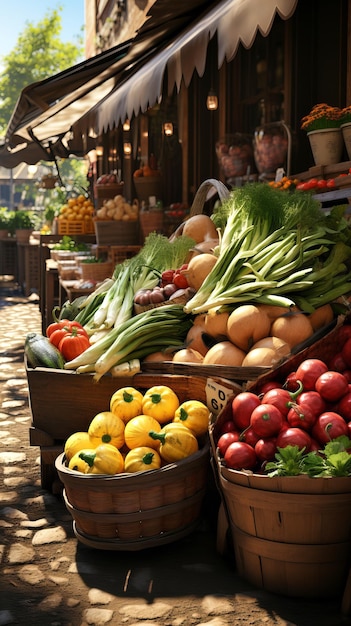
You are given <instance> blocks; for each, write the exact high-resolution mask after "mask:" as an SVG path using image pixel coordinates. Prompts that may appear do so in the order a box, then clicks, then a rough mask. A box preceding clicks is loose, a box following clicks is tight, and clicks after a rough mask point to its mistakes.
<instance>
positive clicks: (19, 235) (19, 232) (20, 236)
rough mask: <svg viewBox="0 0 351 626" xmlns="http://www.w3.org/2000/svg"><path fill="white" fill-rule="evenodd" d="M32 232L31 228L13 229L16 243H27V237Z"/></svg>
mask: <svg viewBox="0 0 351 626" xmlns="http://www.w3.org/2000/svg"><path fill="white" fill-rule="evenodd" d="M32 232H33V229H29V228H17V229H16V230H15V235H16V240H17V243H29V238H30V236H31V234H32Z"/></svg>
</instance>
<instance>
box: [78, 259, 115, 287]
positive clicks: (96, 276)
mask: <svg viewBox="0 0 351 626" xmlns="http://www.w3.org/2000/svg"><path fill="white" fill-rule="evenodd" d="M113 269H114V266H113V264H112V262H111V261H106V263H81V264H80V271H81V275H82V278H83V279H84V280H89V279H90V280H96V282H100V281H103V280H105V278H110V277H111V276H112V273H113Z"/></svg>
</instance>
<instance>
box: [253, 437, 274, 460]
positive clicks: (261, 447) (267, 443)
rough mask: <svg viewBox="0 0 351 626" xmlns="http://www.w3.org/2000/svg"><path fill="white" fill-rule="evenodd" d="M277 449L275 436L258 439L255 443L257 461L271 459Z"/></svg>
mask: <svg viewBox="0 0 351 626" xmlns="http://www.w3.org/2000/svg"><path fill="white" fill-rule="evenodd" d="M276 451H277V439H276V437H269V438H267V439H259V440H258V442H257V443H256V445H255V452H256V456H257V458H258V460H259V461H271V460H272V459H274V455H275V453H276Z"/></svg>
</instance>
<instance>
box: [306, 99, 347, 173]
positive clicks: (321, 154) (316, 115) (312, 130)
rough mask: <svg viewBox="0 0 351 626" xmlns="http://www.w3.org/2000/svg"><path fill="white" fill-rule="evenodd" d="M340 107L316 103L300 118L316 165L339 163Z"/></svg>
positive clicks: (341, 138)
mask: <svg viewBox="0 0 351 626" xmlns="http://www.w3.org/2000/svg"><path fill="white" fill-rule="evenodd" d="M341 123H342V109H340V108H339V107H334V106H330V105H329V104H326V103H324V102H323V103H321V104H316V105H314V107H313V108H312V109H311V111H310V113H309V114H308V115H305V116H304V117H303V118H302V120H301V129H302V130H305V131H306V132H307V135H308V138H309V141H310V145H311V150H312V154H313V158H314V162H315V164H316V165H332V164H334V163H339V162H340V160H341V155H342V149H343V136H342V132H341Z"/></svg>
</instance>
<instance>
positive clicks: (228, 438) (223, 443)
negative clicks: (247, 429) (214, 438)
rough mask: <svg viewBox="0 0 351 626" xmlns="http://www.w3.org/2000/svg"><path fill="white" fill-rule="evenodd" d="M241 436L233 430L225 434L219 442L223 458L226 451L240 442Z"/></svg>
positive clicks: (218, 446)
mask: <svg viewBox="0 0 351 626" xmlns="http://www.w3.org/2000/svg"><path fill="white" fill-rule="evenodd" d="M239 437H240V434H239V433H238V431H237V430H231V431H230V432H227V433H223V435H221V436H220V438H219V439H218V442H217V448H218V451H219V453H220V455H221V456H224V454H225V451H226V449H227V448H228V446H229V445H230V444H231V443H234V442H235V441H239Z"/></svg>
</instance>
